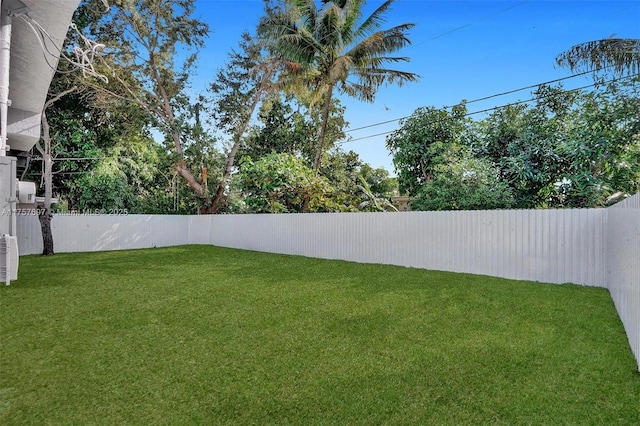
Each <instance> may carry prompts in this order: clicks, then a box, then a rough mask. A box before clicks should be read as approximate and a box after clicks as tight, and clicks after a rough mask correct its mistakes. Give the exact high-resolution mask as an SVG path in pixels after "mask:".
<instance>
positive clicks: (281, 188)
mask: <svg viewBox="0 0 640 426" xmlns="http://www.w3.org/2000/svg"><path fill="white" fill-rule="evenodd" d="M236 185H237V186H238V187H239V188H240V190H241V191H242V194H243V197H244V204H245V210H246V211H247V212H251V213H302V212H307V211H310V212H327V211H336V210H337V209H338V208H339V207H338V206H336V205H335V203H334V202H333V200H332V192H333V189H332V187H331V185H330V183H329V181H328V180H327V179H326V178H325V177H323V176H319V175H318V174H317V173H316V172H314V171H313V170H312V169H310V168H309V167H307V166H306V165H305V164H304V162H303V161H302V160H301V159H300V158H298V157H295V156H293V155H291V154H286V153H280V154H278V153H274V154H269V155H266V156H264V157H262V158H261V159H260V160H258V161H255V162H254V161H252V160H251V159H250V158H248V159H246V160H245V161H244V162H243V164H242V167H241V168H240V172H239V173H238V175H237V177H236Z"/></svg>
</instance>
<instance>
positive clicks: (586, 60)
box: [556, 38, 640, 75]
mask: <svg viewBox="0 0 640 426" xmlns="http://www.w3.org/2000/svg"><path fill="white" fill-rule="evenodd" d="M556 62H557V64H558V65H560V66H562V67H566V68H569V69H570V70H571V71H576V70H588V71H594V72H598V71H601V70H605V69H608V70H610V71H612V72H613V73H616V74H619V75H622V74H629V75H632V74H638V73H639V72H640V39H620V38H607V39H602V40H595V41H588V42H586V43H581V44H577V45H575V46H573V47H572V48H571V49H569V50H567V51H566V52H563V53H561V54H559V55H558V56H557V57H556Z"/></svg>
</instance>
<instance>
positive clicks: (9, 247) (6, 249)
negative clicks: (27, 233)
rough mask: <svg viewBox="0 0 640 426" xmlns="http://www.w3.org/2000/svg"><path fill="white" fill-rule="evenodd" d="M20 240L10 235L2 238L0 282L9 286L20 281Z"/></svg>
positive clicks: (0, 245) (0, 240)
mask: <svg viewBox="0 0 640 426" xmlns="http://www.w3.org/2000/svg"><path fill="white" fill-rule="evenodd" d="M18 259H19V253H18V238H17V237H14V236H12V235H9V234H4V235H1V236H0V282H4V283H5V284H6V285H9V283H10V282H11V281H15V280H17V279H18Z"/></svg>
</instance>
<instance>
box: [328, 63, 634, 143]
mask: <svg viewBox="0 0 640 426" xmlns="http://www.w3.org/2000/svg"><path fill="white" fill-rule="evenodd" d="M635 77H640V74H634V75H629V76H626V77H620V78H615V79H612V80H608V81H605V82H598V83H593V84H589V85H586V86H582V87H576V88H574V89H569V90H565V91H564V92H565V93H569V92H575V91H579V90H584V89H588V88H590V87H595V86H598V85H601V84H608V83H614V82H617V81H621V80H626V79H631V78H635ZM543 84H544V83H543ZM537 86H538V85H536V86H533V87H537ZM549 96H551V95H547V96H539V97H535V98H530V99H526V100H520V101H515V102H511V103H508V104H505V105H499V106H495V107H491V108H486V109H482V110H478V111H472V112H468V113H466V114H465V115H464V116H465V117H468V116H470V115H476V114H482V113H486V112H490V111H495V110H498V109H501V108H506V107H508V106H514V105H520V104H524V103H528V102H533V101H536V100H538V99H544V98H547V97H549ZM458 105H462V104H458ZM446 108H450V107H443V108H441V109H446ZM409 117H410V116H407V117H403V118H409ZM393 121H396V120H393ZM438 121H441V120H434V121H433V122H431V123H429V122H428V123H426V124H433V123H437V122H438ZM376 125H377V124H376ZM372 126H374V125H371V126H369V127H372ZM393 132H395V130H391V131H388V132H382V133H376V134H374V135H367V136H362V137H359V138H355V139H350V140H348V141H344V142H338V143H336V145H344V144H347V143H350V142H356V141H359V140H363V139H370V138H374V137H377V136H384V135H388V134H391V133H393Z"/></svg>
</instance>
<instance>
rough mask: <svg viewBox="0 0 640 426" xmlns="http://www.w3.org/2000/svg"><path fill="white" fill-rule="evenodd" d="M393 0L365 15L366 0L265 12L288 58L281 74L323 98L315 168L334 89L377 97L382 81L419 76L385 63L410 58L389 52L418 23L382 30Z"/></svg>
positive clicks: (303, 0) (304, 2)
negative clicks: (366, 16)
mask: <svg viewBox="0 0 640 426" xmlns="http://www.w3.org/2000/svg"><path fill="white" fill-rule="evenodd" d="M394 1H395V0H387V1H385V2H384V3H383V4H382V5H381V6H380V7H378V8H377V9H376V10H375V11H374V12H373V13H372V14H371V15H370V16H369V17H368V18H366V19H362V7H363V5H364V3H365V1H364V0H338V1H326V0H322V6H321V7H318V5H317V4H316V1H315V0H287V7H286V8H285V9H284V10H281V11H279V13H273V14H271V15H270V16H269V17H268V18H267V22H266V27H267V28H268V31H266V33H265V37H266V39H267V40H266V41H267V42H268V43H269V45H270V46H271V48H272V51H273V54H274V55H275V56H276V57H278V58H279V59H281V60H282V61H284V62H285V63H287V64H288V66H287V68H286V69H287V71H286V72H285V73H284V74H283V75H282V77H283V79H282V80H283V81H284V80H288V81H287V84H289V87H291V80H293V81H294V82H296V83H297V85H295V87H296V89H297V92H298V94H300V93H305V94H306V95H307V96H308V101H309V103H310V105H315V104H316V103H318V102H320V101H321V102H322V104H321V107H322V109H321V113H322V115H321V127H320V133H319V135H318V141H317V145H316V152H315V158H314V162H313V168H314V169H315V170H318V169H319V168H320V160H321V157H322V152H323V149H324V145H325V139H326V136H327V123H328V120H329V112H330V110H331V103H332V97H333V93H334V89H336V88H337V89H338V90H339V91H340V92H341V93H344V94H346V95H348V96H352V97H354V98H356V99H359V100H362V101H366V102H373V100H374V98H375V94H376V91H377V89H378V88H379V87H380V86H381V85H383V84H392V83H396V84H398V86H401V85H402V84H403V83H405V82H410V81H416V80H417V79H418V76H417V75H416V74H413V73H410V72H404V71H398V70H394V69H389V68H386V66H387V64H389V63H395V62H407V61H409V58H407V57H398V56H389V55H392V54H394V53H395V52H396V51H398V50H399V49H401V48H403V47H405V46H407V45H408V44H410V43H411V41H410V40H409V39H408V37H407V32H408V30H410V29H411V28H413V27H414V25H415V24H409V23H407V24H402V25H398V26H395V27H393V28H390V29H386V30H381V29H380V27H381V25H382V24H383V23H384V14H385V12H387V11H388V10H389V8H390V6H391V4H392V3H393V2H394Z"/></svg>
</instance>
